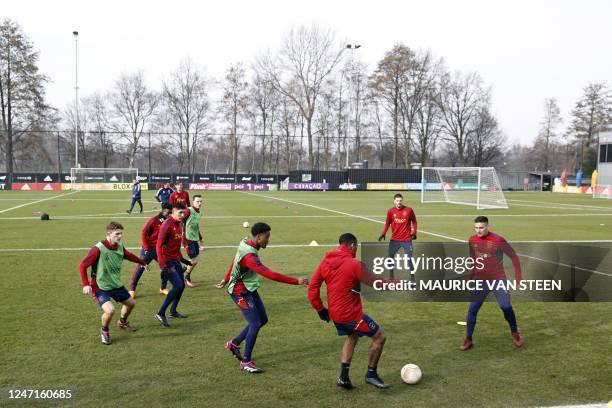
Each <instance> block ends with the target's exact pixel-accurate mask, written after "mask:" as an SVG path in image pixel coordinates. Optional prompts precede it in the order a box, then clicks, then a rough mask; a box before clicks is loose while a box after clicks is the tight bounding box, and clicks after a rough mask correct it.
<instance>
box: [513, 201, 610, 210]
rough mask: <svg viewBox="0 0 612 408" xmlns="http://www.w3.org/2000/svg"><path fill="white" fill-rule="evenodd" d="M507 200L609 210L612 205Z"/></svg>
mask: <svg viewBox="0 0 612 408" xmlns="http://www.w3.org/2000/svg"><path fill="white" fill-rule="evenodd" d="M508 201H510V202H514V201H516V202H519V203H536V204H548V205H550V204H555V205H563V206H567V207H581V208H595V209H603V210H609V209H610V208H612V207H606V206H601V205H589V204H572V203H560V202H557V201H551V202H546V201H534V200H515V199H509V200H508Z"/></svg>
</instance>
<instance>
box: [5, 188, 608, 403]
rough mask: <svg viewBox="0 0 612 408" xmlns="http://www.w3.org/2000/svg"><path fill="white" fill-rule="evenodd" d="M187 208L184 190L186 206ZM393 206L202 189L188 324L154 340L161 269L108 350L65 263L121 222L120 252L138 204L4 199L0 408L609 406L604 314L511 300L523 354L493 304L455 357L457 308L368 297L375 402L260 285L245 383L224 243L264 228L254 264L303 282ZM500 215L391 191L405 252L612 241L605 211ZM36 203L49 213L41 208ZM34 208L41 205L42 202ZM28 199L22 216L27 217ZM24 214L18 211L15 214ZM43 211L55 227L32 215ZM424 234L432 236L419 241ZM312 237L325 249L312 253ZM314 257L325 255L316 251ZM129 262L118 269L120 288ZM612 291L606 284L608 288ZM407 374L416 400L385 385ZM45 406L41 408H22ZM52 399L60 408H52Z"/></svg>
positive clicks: (320, 332) (374, 228) (95, 313)
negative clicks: (376, 376) (485, 227)
mask: <svg viewBox="0 0 612 408" xmlns="http://www.w3.org/2000/svg"><path fill="white" fill-rule="evenodd" d="M191 194H194V192H191ZM392 196H393V194H392V193H391V192H290V193H289V192H266V193H252V194H250V193H238V192H205V193H204V197H205V203H204V222H203V235H204V241H205V245H206V246H208V247H210V248H209V249H208V250H207V251H205V252H204V253H203V254H202V255H201V261H200V264H199V265H198V267H197V269H196V270H195V272H194V274H193V277H194V281H195V282H196V283H197V284H198V287H197V288H195V289H190V288H186V289H185V293H184V295H183V299H182V302H181V307H180V310H181V312H183V313H185V314H188V315H189V318H188V319H186V320H181V321H178V322H174V321H171V323H174V324H173V326H172V327H171V328H169V329H163V328H162V327H161V326H160V325H159V324H158V323H157V322H156V321H155V319H154V318H153V314H154V313H155V311H156V310H157V309H158V307H159V305H160V304H161V302H162V297H161V296H160V295H159V294H158V292H157V290H158V287H159V286H158V285H159V268H158V266H157V264H155V263H154V264H152V265H153V266H152V270H151V272H150V273H147V272H145V274H144V276H143V278H142V280H141V282H140V286H139V289H138V292H137V298H136V303H137V305H136V309H135V310H134V312H133V314H132V316H131V318H130V320H131V322H132V324H133V325H135V326H137V327H138V329H139V330H138V331H137V332H135V333H123V332H119V331H118V330H116V329H115V327H114V326H113V328H111V334H112V336H113V345H112V346H110V347H105V346H102V345H101V344H100V340H99V326H100V324H99V318H100V310H99V308H98V307H97V306H96V304H94V302H92V300H91V299H89V298H87V297H86V296H84V295H82V294H81V287H80V278H79V273H78V262H79V260H80V259H81V258H82V257H83V256H84V255H85V253H86V252H87V250H88V249H89V248H90V247H91V246H92V245H93V244H94V243H95V242H97V241H98V240H100V239H102V238H103V237H104V227H105V225H106V224H107V223H108V221H110V220H117V221H119V222H121V223H122V224H123V225H124V227H125V235H124V244H125V245H126V246H127V247H130V248H131V249H132V250H133V251H137V248H138V247H139V246H140V239H139V234H140V230H141V228H142V226H143V225H144V223H145V221H146V218H147V217H148V216H151V215H152V214H154V213H155V212H156V210H155V209H156V208H158V207H157V203H156V202H155V201H154V200H153V193H152V192H145V193H144V197H143V200H144V204H145V211H146V213H145V214H142V215H140V214H132V215H127V214H125V210H126V206H127V205H128V204H129V193H114V192H113V193H111V192H79V193H73V194H65V195H59V194H58V192H17V191H15V192H10V191H7V192H1V193H0V227H1V228H2V231H3V233H2V238H1V240H0V259H1V261H0V279H1V281H2V286H3V291H2V298H1V300H0V304H1V305H2V309H1V310H2V311H3V313H2V315H3V324H2V329H1V330H0V338H1V341H2V347H1V348H0V350H1V351H0V353H1V357H2V358H0V367H1V370H0V389H2V394H3V395H2V397H0V401H1V403H0V405H6V404H12V402H11V401H9V400H8V399H7V390H9V389H67V388H68V389H72V390H73V393H74V395H75V398H74V399H73V400H72V401H64V402H61V404H62V405H63V404H66V405H73V406H79V407H81V406H119V405H122V406H149V407H154V406H232V407H236V406H240V405H243V404H248V405H249V406H281V404H282V405H283V406H300V407H304V406H337V407H342V406H351V407H356V406H370V407H371V406H375V405H376V406H384V407H395V406H397V407H400V406H401V407H405V406H415V407H418V406H453V407H480V406H482V407H489V406H543V405H555V404H571V403H589V402H602V401H608V400H610V399H611V398H612V380H611V379H612V320H611V319H610V316H611V315H612V313H611V312H612V304H611V303H578V304H570V303H527V302H525V303H520V302H519V303H515V305H514V307H515V310H516V313H517V318H518V323H519V328H520V330H521V331H522V332H523V333H524V336H525V346H524V347H523V349H520V350H517V349H515V348H514V347H513V345H512V342H511V339H510V336H509V333H508V328H507V324H506V322H505V320H504V319H503V315H502V313H501V311H500V310H499V309H498V307H497V306H496V305H495V304H494V303H487V304H485V305H484V307H483V308H482V309H481V312H480V314H479V320H478V325H477V328H476V333H475V337H474V341H475V347H474V349H473V350H470V351H469V352H466V353H461V352H459V351H458V346H459V345H460V344H461V342H462V340H463V336H464V330H465V327H463V326H459V325H457V324H456V322H457V321H458V320H463V319H464V316H465V313H466V310H467V304H465V303H397V302H393V303H391V302H380V303H373V302H368V301H367V300H365V301H364V310H365V311H366V312H367V313H368V314H370V315H371V316H373V317H374V318H375V319H376V320H377V321H378V322H379V323H380V324H381V325H382V326H383V327H384V329H385V330H386V333H387V336H388V341H387V344H386V347H385V351H384V354H383V356H382V359H381V362H380V365H379V372H380V374H381V376H382V377H383V378H384V379H385V380H387V382H390V383H391V384H392V388H391V389H389V390H386V391H380V390H376V389H374V388H373V387H371V386H366V385H365V384H364V383H363V375H364V373H365V370H366V361H367V356H366V355H367V348H368V345H369V340H367V339H362V340H361V341H360V344H359V345H358V347H357V351H356V353H355V356H354V358H353V363H352V367H351V377H352V379H353V382H354V383H355V384H356V385H358V388H357V389H356V390H354V391H352V392H346V391H344V390H341V389H338V387H337V386H336V385H335V379H336V377H337V375H338V371H339V365H340V364H339V357H340V348H341V345H342V342H343V338H341V337H338V336H337V335H336V333H335V330H334V328H333V326H332V325H331V324H325V323H323V322H321V321H320V320H319V319H318V316H317V314H316V313H315V311H314V310H313V309H311V308H310V306H309V305H308V300H307V298H306V289H305V288H304V287H296V286H289V285H283V284H279V283H276V282H271V281H267V280H265V279H263V280H262V287H261V289H260V294H261V296H262V298H263V301H264V303H265V305H266V308H267V312H268V315H269V318H270V322H269V324H268V325H267V326H265V327H264V328H263V329H262V330H261V332H260V335H259V338H258V341H257V345H256V347H255V352H254V354H253V356H254V360H255V361H256V362H257V363H258V364H259V365H260V366H261V367H263V368H264V369H265V370H266V372H265V373H263V374H261V375H257V376H256V375H248V374H246V373H241V372H239V370H238V364H237V362H236V360H235V359H233V358H232V357H231V355H230V354H229V353H228V352H227V351H225V349H224V347H223V344H224V342H225V341H226V340H228V339H229V338H231V337H232V336H234V335H235V334H236V333H237V332H238V331H239V330H240V329H241V328H242V327H243V326H244V324H245V322H244V319H243V318H242V316H241V314H240V313H239V311H238V309H237V308H236V307H235V306H234V305H233V303H232V302H231V300H230V298H229V296H228V295H227V293H226V292H225V290H218V289H215V288H213V284H214V283H216V282H217V281H219V280H220V279H221V278H222V276H223V275H224V274H225V272H226V270H227V267H228V264H229V262H230V260H231V257H232V256H233V254H234V249H232V248H231V246H234V245H236V244H237V243H238V241H239V240H240V239H241V238H242V237H244V236H245V235H246V234H247V230H246V229H244V228H242V223H243V222H244V221H248V222H249V223H251V224H253V223H254V222H256V221H265V222H267V223H269V224H270V225H271V226H272V240H271V245H272V246H271V247H269V248H268V249H266V250H263V251H261V253H260V254H261V258H262V261H263V262H264V263H265V264H266V265H268V266H269V267H270V268H272V269H273V270H277V271H280V272H283V273H286V274H289V275H292V276H296V277H303V276H310V275H311V274H312V273H313V271H314V269H315V267H316V266H317V264H318V262H319V261H320V259H321V257H322V256H323V254H324V253H325V252H326V251H328V250H329V249H330V248H331V247H332V246H334V244H335V243H336V242H337V238H338V236H339V235H340V233H342V232H352V233H354V234H355V235H357V237H358V238H359V239H360V240H361V241H374V240H375V239H376V238H377V237H378V235H379V232H380V229H381V227H382V221H383V220H384V217H385V212H386V210H387V208H389V207H390V206H391V205H392ZM506 198H507V199H508V200H509V205H510V207H511V208H510V209H509V210H489V211H477V210H476V209H474V208H472V207H467V206H459V205H446V204H426V205H423V204H420V202H419V201H420V200H419V196H418V195H417V194H416V193H407V194H405V202H406V204H407V205H410V206H412V207H413V208H414V209H415V212H416V215H417V217H418V222H419V229H420V230H421V231H422V232H421V233H420V234H419V238H418V239H419V241H418V242H422V241H440V240H452V239H460V240H464V239H467V237H468V236H469V235H471V234H472V219H473V217H474V216H475V215H479V214H486V215H488V216H489V217H490V220H491V224H492V230H493V231H495V232H497V233H499V234H501V235H503V236H505V237H506V238H507V239H508V240H509V241H512V240H612V228H610V227H611V226H612V202H610V201H605V200H603V201H598V200H592V199H591V198H588V197H580V196H572V195H557V194H550V193H508V194H506ZM45 199H47V200H45ZM40 200H45V201H40ZM29 203H32V204H29ZM26 204H27V205H26ZM35 211H45V212H48V213H49V214H51V218H52V221H50V222H41V221H40V220H38V218H37V216H36V215H34V214H33V212H35ZM425 231H426V232H428V233H432V234H437V235H430V234H428V233H425ZM312 240H316V241H317V242H318V243H319V244H321V245H322V246H319V247H309V246H308V243H310V242H311V241H312ZM326 245H329V247H328V246H326ZM133 267H134V265H132V264H130V263H127V262H126V264H125V267H124V272H123V279H124V282H125V283H126V286H127V284H128V283H129V279H130V277H131V274H132V271H133ZM611 279H612V278H611ZM406 363H416V364H418V365H419V366H420V367H421V369H422V370H423V373H424V377H423V380H422V381H421V383H420V384H418V385H416V386H408V385H404V384H403V383H402V382H401V380H400V377H399V371H400V368H401V367H402V366H403V365H404V364H406ZM29 404H31V405H34V406H45V405H48V404H52V403H50V402H48V401H47V402H38V403H36V402H33V401H21V403H20V405H24V406H25V405H29ZM57 404H58V403H56V405H57Z"/></svg>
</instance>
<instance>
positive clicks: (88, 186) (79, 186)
mask: <svg viewBox="0 0 612 408" xmlns="http://www.w3.org/2000/svg"><path fill="white" fill-rule="evenodd" d="M58 185H59V183H58ZM140 188H141V190H148V189H149V184H148V183H141V184H140ZM61 189H62V190H77V191H131V190H132V183H74V184H72V183H61Z"/></svg>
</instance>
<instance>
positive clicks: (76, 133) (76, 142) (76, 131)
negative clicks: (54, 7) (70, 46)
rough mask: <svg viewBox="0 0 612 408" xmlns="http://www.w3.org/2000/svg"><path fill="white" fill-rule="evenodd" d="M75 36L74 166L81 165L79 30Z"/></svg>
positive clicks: (73, 33)
mask: <svg viewBox="0 0 612 408" xmlns="http://www.w3.org/2000/svg"><path fill="white" fill-rule="evenodd" d="M72 35H73V36H74V108H75V118H76V121H75V125H74V167H75V168H78V167H79V58H78V38H79V32H78V31H73V32H72Z"/></svg>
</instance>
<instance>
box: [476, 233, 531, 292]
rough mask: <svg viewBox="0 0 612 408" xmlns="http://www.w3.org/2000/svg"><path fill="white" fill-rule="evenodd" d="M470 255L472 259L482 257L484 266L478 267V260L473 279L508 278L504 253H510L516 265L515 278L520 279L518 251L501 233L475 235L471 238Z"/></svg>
mask: <svg viewBox="0 0 612 408" xmlns="http://www.w3.org/2000/svg"><path fill="white" fill-rule="evenodd" d="M469 246H470V257H471V258H472V259H476V258H481V259H480V261H481V262H482V263H483V264H484V267H483V268H481V269H478V262H476V263H475V266H474V267H473V268H472V278H473V279H487V280H493V279H506V273H505V272H504V264H503V259H504V254H506V255H508V256H509V257H510V259H511V260H512V265H513V266H514V279H515V280H517V281H520V280H521V279H522V275H521V262H520V261H519V258H518V256H517V255H516V252H514V249H512V247H511V246H510V244H508V242H507V241H506V240H505V239H504V238H503V237H502V236H500V235H497V234H494V233H492V232H489V233H488V234H487V235H485V236H484V237H482V238H481V237H479V236H478V235H473V236H471V237H470V240H469Z"/></svg>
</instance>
